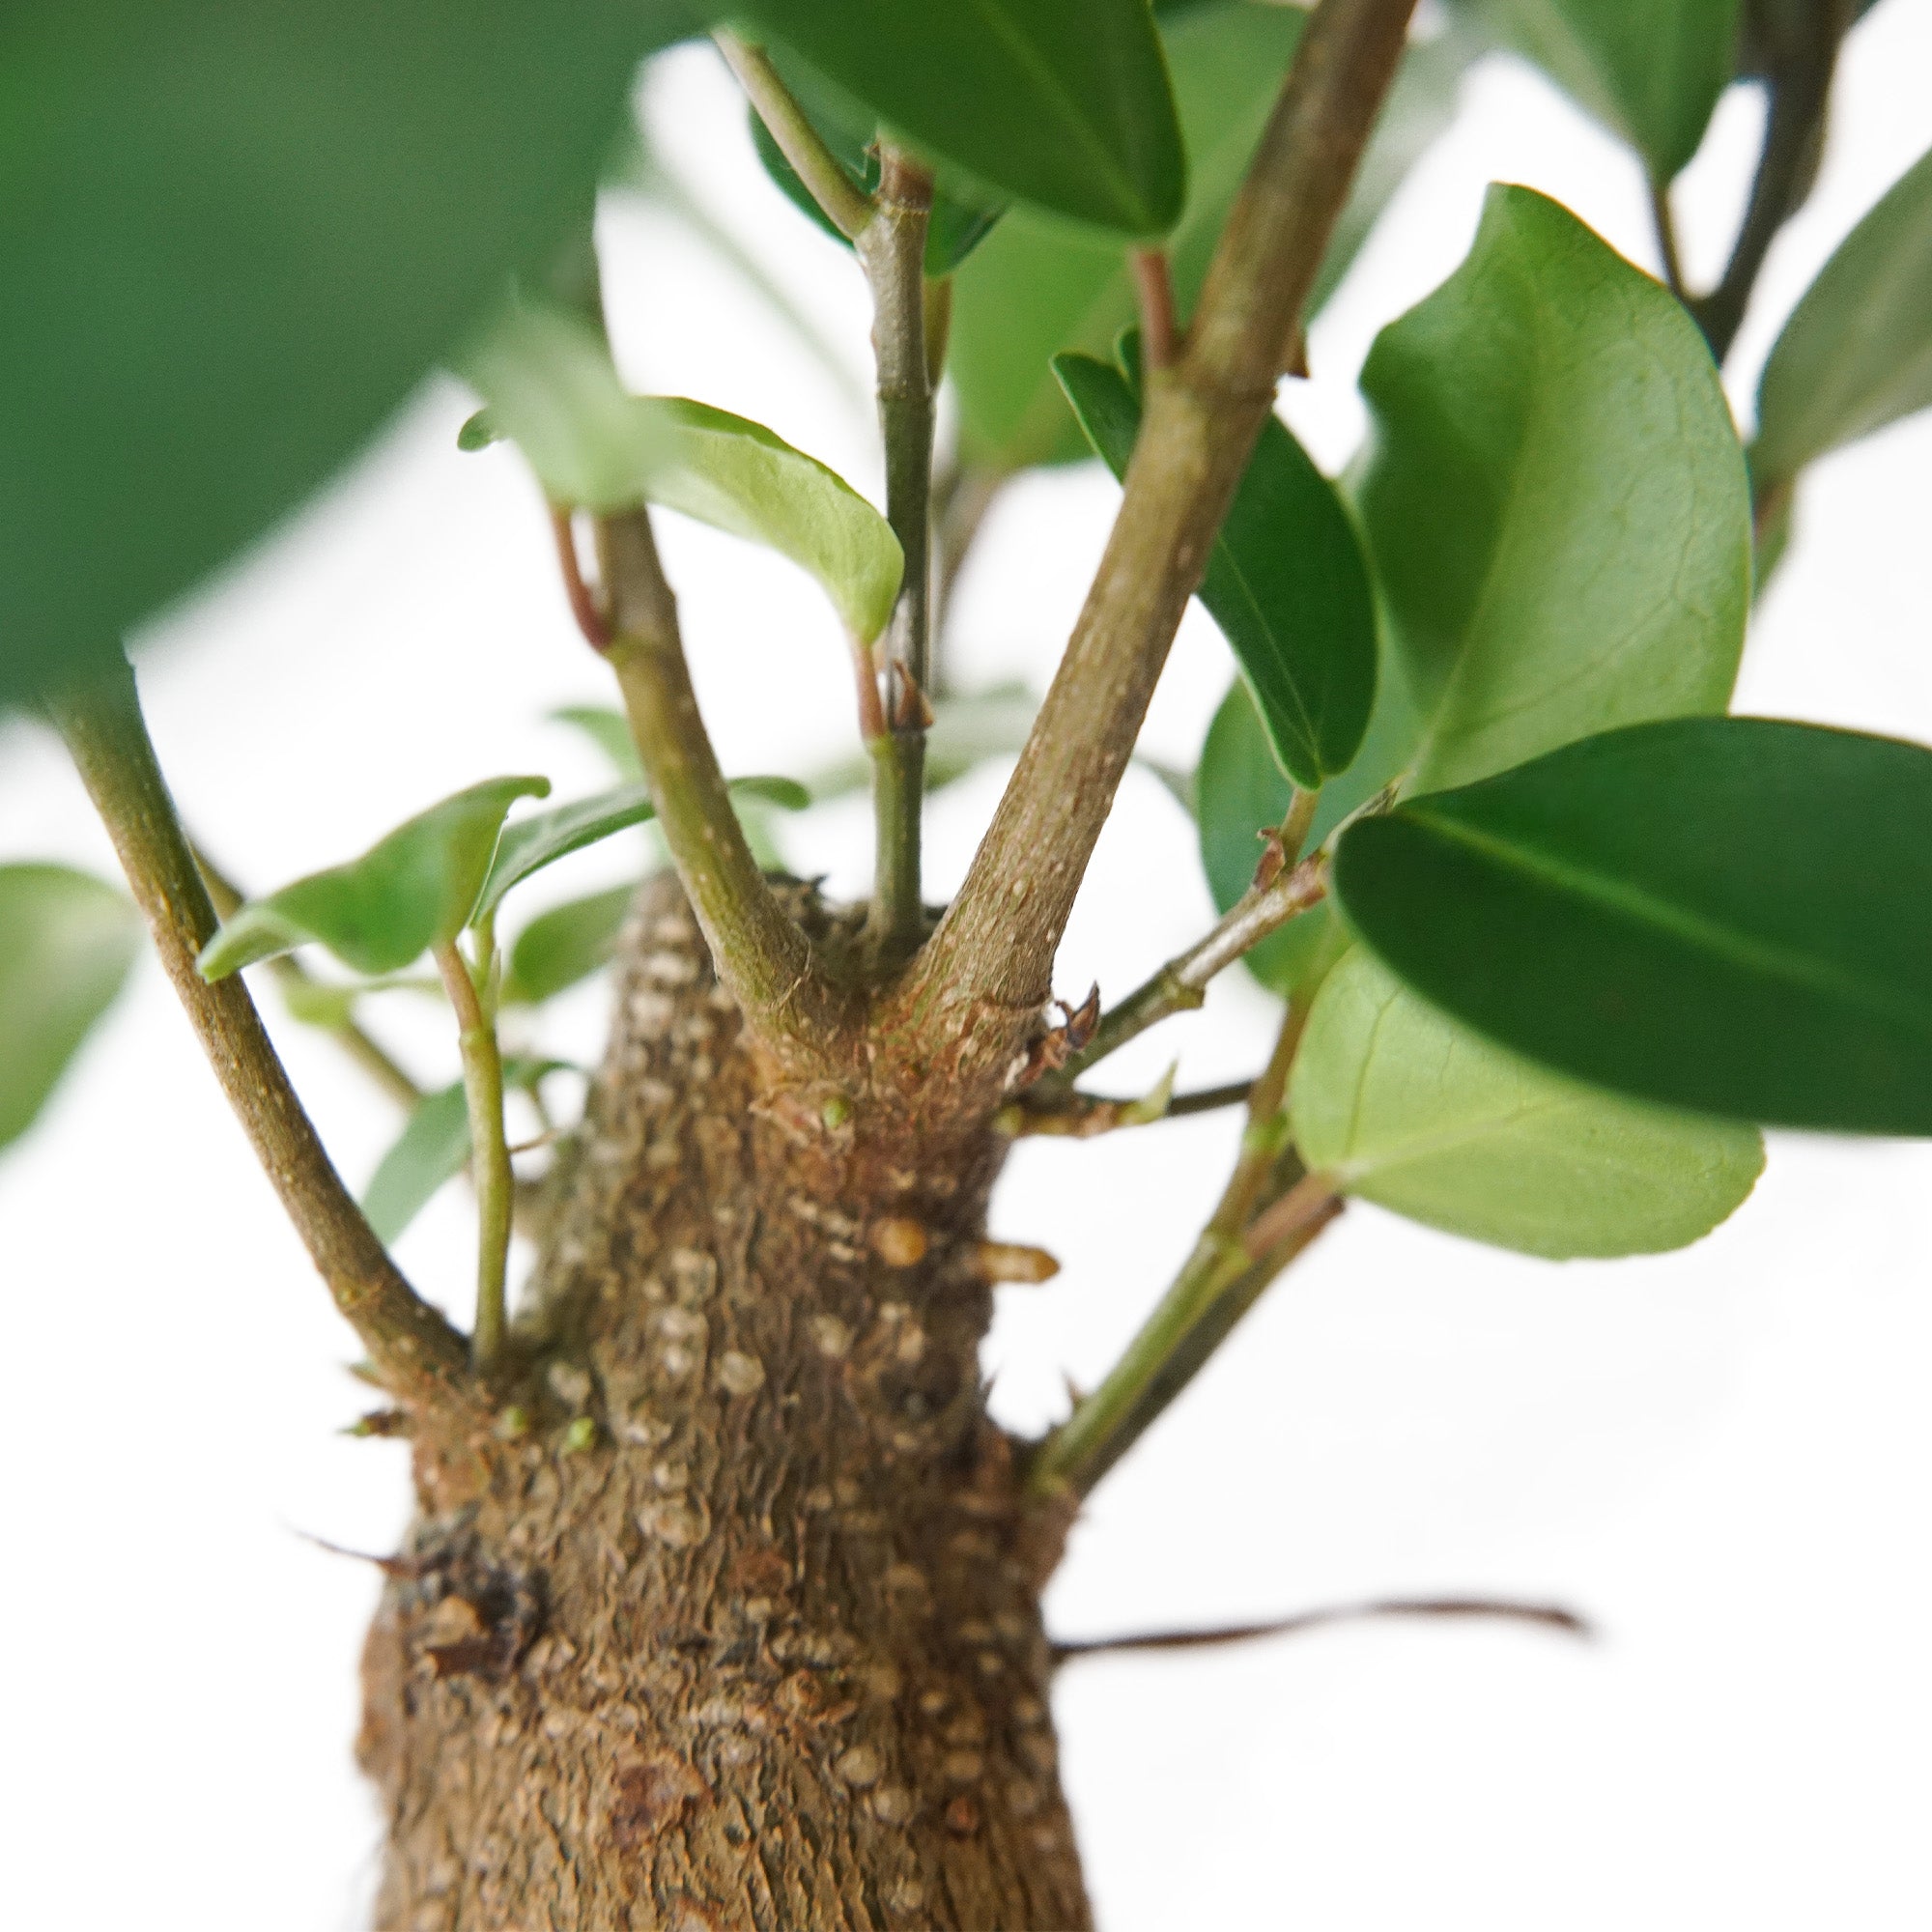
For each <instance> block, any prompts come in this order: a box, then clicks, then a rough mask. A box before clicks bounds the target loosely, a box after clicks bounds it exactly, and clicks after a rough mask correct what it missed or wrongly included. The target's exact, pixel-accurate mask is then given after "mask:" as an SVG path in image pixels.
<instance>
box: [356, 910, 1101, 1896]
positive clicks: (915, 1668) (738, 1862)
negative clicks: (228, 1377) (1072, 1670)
mask: <svg viewBox="0 0 1932 1932" xmlns="http://www.w3.org/2000/svg"><path fill="white" fill-rule="evenodd" d="M825 937H826V943H827V944H828V945H836V943H837V939H838V934H837V933H836V932H828V933H827V934H826V935H825ZM860 1058H861V1062H863V1056H861V1057H860ZM868 1078H869V1076H868V1075H866V1074H864V1073H861V1074H860V1075H858V1076H856V1077H855V1080H854V1082H853V1083H852V1085H853V1088H854V1091H853V1092H851V1093H849V1094H846V1093H835V1092H831V1091H828V1092H827V1093H826V1094H822V1095H820V1094H812V1095H811V1096H810V1098H809V1100H807V1099H803V1098H801V1096H799V1095H797V1094H775V1093H773V1092H772V1091H771V1090H770V1089H769V1086H768V1084H767V1083H766V1082H764V1081H763V1079H762V1078H761V1070H760V1067H759V1065H757V1064H756V1062H755V1059H754V1056H753V1053H752V1052H751V1051H750V1050H749V1049H748V1048H747V1047H746V1046H745V1045H744V1044H743V1043H742V1042H741V1041H740V1038H739V1025H738V1019H737V1015H736V1012H735V1010H734V1009H733V1008H732V1006H731V1004H730V1002H729V1000H728V998H727V997H726V996H725V994H723V993H722V991H720V990H719V989H718V988H717V986H716V984H715V982H714V980H713V979H712V975H711V971H710V967H709V963H708V961H707V959H706V958H705V956H704V952H703V946H702V942H701V941H700V940H699V938H698V936H697V932H696V926H695V924H694V923H693V921H692V920H691V917H690V915H689V913H688V911H687V910H686V909H685V908H684V905H683V902H682V900H681V899H680V898H679V897H678V896H677V895H676V893H675V890H674V888H671V887H668V886H662V885H661V886H656V887H653V888H651V889H648V890H647V891H646V893H645V895H643V897H642V899H641V900H640V904H639V914H638V917H637V919H636V921H635V922H634V924H633V928H632V931H631V934H630V938H629V942H628V944H627V948H626V952H625V963H624V967H623V970H622V971H621V973H620V975H619V983H618V988H617V1017H616V1023H615V1026H614V1029H613V1037H612V1042H611V1051H610V1055H609V1058H608V1060H607V1063H606V1065H605V1068H604V1070H603V1073H602V1075H601V1076H600V1079H599V1082H598V1084H597V1087H596V1090H595V1092H594V1094H593V1098H592V1103H591V1107H590V1110H589V1119H588V1122H587V1125H586V1128H585V1130H584V1132H583V1134H582V1137H581V1142H580V1144H579V1146H578V1147H577V1149H576V1151H575V1153H574V1156H573V1158H572V1161H571V1167H570V1173H569V1175H568V1176H567V1177H566V1178H565V1179H563V1180H562V1182H561V1184H560V1186H559V1189H558V1198H557V1205H556V1207H555V1209H554V1216H553V1227H552V1233H551V1236H550V1237H549V1239H548V1241H547V1244H546V1252H545V1254H544V1256H543V1259H542V1261H541V1264H540V1265H539V1268H538V1271H537V1276H536V1282H535V1288H534V1292H533V1295H532V1309H531V1312H530V1315H529V1317H528V1318H527V1321H526V1325H525V1330H524V1333H523V1336H522V1347H523V1349H524V1350H525V1351H526V1353H525V1361H526V1375H525V1379H524V1381H523V1383H522V1385H521V1388H520V1391H519V1393H517V1394H516V1395H515V1396H514V1397H513V1398H510V1399H508V1400H510V1401H514V1403H516V1404H517V1405H519V1406H518V1407H517V1408H516V1409H515V1410H506V1415H505V1419H504V1422H503V1423H502V1425H501V1426H500V1427H499V1429H498V1431H497V1435H495V1436H493V1437H491V1438H489V1439H487V1440H484V1441H480V1442H479V1441H473V1440H472V1441H461V1442H460V1441H441V1440H432V1439H425V1440H421V1441H419V1443H418V1468H419V1472H420V1481H421V1490H422V1509H421V1515H420V1518H419V1520H418V1523H417V1526H416V1529H415V1531H414V1533H413V1536H412V1542H411V1546H410V1548H409V1549H408V1551H407V1552H406V1553H405V1555H404V1556H403V1557H402V1558H400V1559H399V1560H398V1562H397V1563H396V1565H395V1566H394V1573H393V1575H392V1577H391V1581H390V1585H389V1588H388V1590H387V1592H386V1595H385V1598H384V1605H383V1608H382V1610H381V1612H380V1614H379V1616H378V1618H377V1621H376V1624H375V1627H374V1629H373V1630H372V1631H371V1633H370V1637H369V1644H368V1650H367V1655H366V1659H365V1665H364V1674H365V1680H366V1698H367V1703H366V1716H365V1721H364V1729H363V1736H362V1742H361V1748H362V1757H363V1762H364V1764H365V1766H366V1768H367V1770H368V1772H369V1774H370V1776H371V1777H372V1778H373V1779H374V1780H375V1782H376V1784H377V1786H378V1788H379V1791H380V1793H381V1796H382V1800H383V1803H384V1806H385V1809H386V1812H387V1816H388V1820H389V1839H388V1845H387V1850H386V1858H385V1865H384V1879H383V1885H382V1892H381V1897H380V1901H379V1904H378V1908H377V1915H376V1919H377V1924H378V1926H379V1927H381V1928H382V1932H459V1929H460V1932H616V1928H625V1932H646V1928H665V1932H727V1928H729V1932H737V1929H738V1928H752V1927H756V1928H759V1932H815V1928H818V1927H827V1928H831V1927H838V1928H847V1927H850V1928H861V1927H863V1928H867V1932H872V1929H873V1928H876V1932H910V1928H913V1927H933V1928H939V1927H949V1928H962V1932H992V1928H1009V1932H1077V1928H1083V1927H1086V1926H1087V1925H1088V1924H1089V1923H1090V1919H1089V1915H1088V1910H1087V1905H1086V1901H1085V1897H1084V1894H1083V1891H1082V1887H1081V1880H1080V1872H1079V1866H1078V1862H1077V1859H1076V1856H1075V1852H1074V1848H1073V1842H1072V1837H1071V1833H1070V1831H1069V1827H1068V1821H1067V1815H1066V1808H1065V1803H1064V1801H1063V1799H1062V1796H1061V1792H1060V1786H1059V1781H1058V1777H1057V1775H1056V1769H1055V1749H1054V1739H1053V1730H1052V1725H1051V1721H1050V1719H1049V1716H1048V1710H1047V1681H1046V1680H1047V1673H1048V1658H1047V1647H1046V1643H1045V1639H1044V1637H1043V1635H1042V1633H1041V1629H1040V1621H1039V1611H1038V1604H1037V1582H1038V1577H1039V1574H1040V1572H1041V1570H1042V1569H1043V1567H1044V1562H1043V1558H1042V1554H1041V1551H1040V1549H1039V1548H1038V1547H1037V1546H1038V1545H1039V1544H1040V1543H1041V1542H1043V1541H1050V1531H1049V1529H1048V1528H1047V1527H1046V1526H1043V1525H1040V1524H1037V1523H1034V1522H1031V1521H1030V1520H1028V1518H1027V1517H1026V1515H1025V1513H1024V1512H1023V1511H1022V1510H1021V1508H1020V1506H1019V1502H1018V1496H1017V1489H1016V1480H1015V1470H1014V1465H1013V1457H1012V1453H1011V1446H1010V1444H1009V1442H1008V1440H1007V1438H1006V1437H1005V1436H1003V1435H1001V1433H1000V1432H999V1431H998V1430H997V1429H996V1428H995V1427H994V1426H993V1424H992V1423H991V1422H990V1421H989V1420H988V1419H987V1417H986V1413H985V1409H984V1405H983V1402H982V1392H981V1388H980V1378H979V1368H978V1348H979V1343H980V1336H981V1335H982V1333H983V1331H984V1329H985V1325H986V1321H987V1318H988V1313H989V1299H990V1297H989V1291H988V1290H987V1288H986V1287H985V1285H984V1284H983V1282H982V1281H981V1280H980V1277H979V1275H978V1273H977V1272H976V1269H975V1257H974V1243H975V1242H976V1241H977V1240H978V1239H979V1238H980V1234H981V1232H982V1216H983V1211H984V1206H985V1198H986V1192H987V1189H988V1187H989V1186H990V1184H991V1180H992V1177H993V1174H994V1172H995V1170H996V1168H997V1165H998V1145H997V1143H996V1141H995V1140H994V1138H993V1137H992V1136H991V1135H990V1134H989V1133H988V1132H987V1131H986V1130H985V1128H984V1127H983V1124H978V1123H974V1122H958V1121H956V1120H951V1119H949V1117H948V1115H947V1112H946V1109H945V1107H944V1106H943V1104H939V1103H938V1101H939V1098H940V1097H941V1096H936V1095H935V1094H934V1093H933V1091H931V1089H930V1087H929V1086H928V1087H927V1089H926V1090H925V1091H923V1092H921V1091H917V1090H916V1089H915V1088H914V1087H913V1086H912V1084H911V1083H901V1082H895V1083H894V1084H895V1088H896V1089H897V1092H896V1094H878V1093H876V1092H874V1091H872V1090H871V1089H870V1088H869V1086H867V1084H866V1082H867V1079H868ZM593 1429H594V1436H593V1435H592V1431H593Z"/></svg>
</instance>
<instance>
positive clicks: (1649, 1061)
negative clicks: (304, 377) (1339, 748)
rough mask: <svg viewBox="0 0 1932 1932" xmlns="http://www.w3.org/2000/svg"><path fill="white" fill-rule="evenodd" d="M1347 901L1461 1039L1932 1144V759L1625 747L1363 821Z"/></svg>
mask: <svg viewBox="0 0 1932 1932" xmlns="http://www.w3.org/2000/svg"><path fill="white" fill-rule="evenodd" d="M1334 891H1335V895H1336V897H1337V898H1338V899H1339V901H1340V904H1341V909H1342V911H1343V913H1344V915H1345V916H1346V917H1347V919H1348V921H1349V923H1350V925H1351V926H1352V927H1353V928H1354V929H1355V931H1356V932H1357V933H1358V934H1359V935H1360V936H1361V937H1362V938H1363V939H1364V940H1365V941H1366V942H1367V943H1368V945H1369V946H1370V947H1372V948H1373V949H1374V950H1375V952H1377V954H1378V956H1379V957H1380V958H1381V959H1382V961H1383V962H1384V964H1386V965H1387V966H1389V967H1390V968H1391V969H1392V970H1393V971H1394V972H1396V973H1398V974H1399V975H1400V976H1401V977H1402V979H1403V980H1406V982H1407V983H1408V984H1409V985H1410V986H1413V987H1414V988H1415V989H1416V991H1417V992H1419V993H1421V994H1422V995H1423V996H1424V997H1425V998H1426V999H1428V1000H1430V1001H1432V1002H1433V1003H1434V1004H1435V1005H1436V1006H1437V1007H1439V1008H1441V1009H1444V1010H1445V1011H1448V1012H1451V1013H1453V1014H1455V1015H1456V1017H1457V1018H1458V1019H1460V1020H1462V1021H1463V1023H1464V1024H1466V1025H1469V1026H1473V1027H1475V1028H1477V1029H1478V1030H1479V1031H1480V1032H1482V1033H1484V1034H1487V1035H1488V1036H1489V1037H1491V1038H1492V1039H1495V1040H1498V1041H1500V1042H1501V1043H1502V1044H1503V1045H1505V1046H1508V1047H1510V1048H1512V1049H1513V1050H1515V1051H1516V1052H1519V1053H1525V1054H1528V1055H1530V1056H1531V1057H1532V1058H1534V1059H1537V1060H1540V1061H1542V1062H1544V1063H1545V1064H1546V1065H1551V1066H1554V1067H1557V1068H1558V1069H1560V1070H1561V1071H1564V1072H1567V1073H1571V1074H1574V1075H1575V1076H1577V1078H1579V1079H1585V1080H1590V1081H1594V1082H1596V1083H1598V1084H1600V1085H1602V1086H1605V1087H1609V1088H1614V1089H1616V1090H1617V1091H1619V1092H1623V1093H1629V1094H1635V1095H1637V1096H1638V1097H1639V1098H1644V1099H1652V1100H1660V1101H1663V1102H1665V1103H1667V1104H1670V1105H1675V1106H1684V1107H1692V1108H1695V1109H1697V1110H1699V1111H1700V1112H1705V1113H1712V1114H1725V1115H1730V1116H1733V1117H1736V1118H1738V1119H1743V1120H1757V1121H1763V1122H1767V1123H1769V1124H1772V1125H1782V1126H1794V1127H1818V1128H1825V1129H1830V1130H1836V1131H1842V1132H1853V1133H1886V1134H1928V1133H1932V751H1927V750H1926V749H1925V748H1924V747H1923V746H1919V745H1908V744H1902V743H1900V742H1899V741H1897V740H1896V739H1890V738H1871V737H1866V736H1864V735H1862V734H1861V733H1859V732H1855V731H1833V730H1827V729H1825V728H1824V727H1823V726H1820V725H1794V724H1787V723H1784V722H1782V721H1775V720H1770V719H1762V718H1676V719H1669V720H1665V721H1663V722H1662V723H1659V724H1653V725H1633V726H1631V727H1629V728H1627V729H1625V730H1621V731H1609V732H1605V734H1604V735H1603V736H1601V737H1596V738H1588V739H1585V740H1583V741H1582V742H1581V743H1579V744H1574V745H1566V746H1564V747H1563V748H1562V749H1561V750H1560V751H1556V752H1552V753H1549V754H1548V756H1547V757H1543V758H1538V759H1537V760H1535V762H1533V763H1531V764H1527V765H1522V766H1520V767H1518V768H1517V769H1516V770H1514V771H1510V772H1505V773H1503V774H1502V775H1501V776H1500V777H1498V778H1492V779H1488V780H1485V781H1483V782H1482V783H1480V784H1474V785H1469V786H1467V787H1466V788H1464V789H1463V790H1460V791H1449V792H1436V793H1433V794H1432V795H1430V796H1429V797H1426V798H1418V799H1412V800H1410V801H1408V802H1407V803H1406V804H1403V805H1400V806H1398V807H1397V808H1396V809H1395V810H1393V811H1391V812H1388V813H1386V814H1383V815H1380V816H1377V817H1373V818H1365V819H1359V820H1357V821H1356V822H1355V823H1354V824H1353V825H1352V826H1350V828H1349V829H1348V831H1346V832H1345V833H1344V834H1343V835H1342V837H1341V839H1340V840H1339V842H1338V844H1337V847H1336V852H1335V861H1334Z"/></svg>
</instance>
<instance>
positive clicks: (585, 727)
mask: <svg viewBox="0 0 1932 1932" xmlns="http://www.w3.org/2000/svg"><path fill="white" fill-rule="evenodd" d="M550 716H551V719H552V721H553V723H554V724H558V725H571V726H573V727H574V728H575V729H577V730H579V731H581V732H582V733H583V735H584V736H585V737H586V738H588V739H589V740H590V742H591V743H592V744H593V745H595V746H596V747H597V749H598V750H599V751H600V752H602V753H604V756H605V757H606V759H607V760H609V762H610V764H611V769H612V770H613V771H615V773H616V774H617V776H618V777H619V778H620V779H622V780H623V781H625V783H627V784H641V783H642V782H643V780H644V768H643V766H642V765H641V764H640V763H639V759H638V747H637V742H636V740H635V739H633V738H632V736H631V726H630V724H629V722H628V721H627V720H626V718H625V717H624V714H623V713H622V712H621V711H612V710H611V708H610V707H609V706H608V705H602V704H566V705H563V706H561V707H560V708H559V709H557V710H555V711H553V712H552V713H551V714H550Z"/></svg>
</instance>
